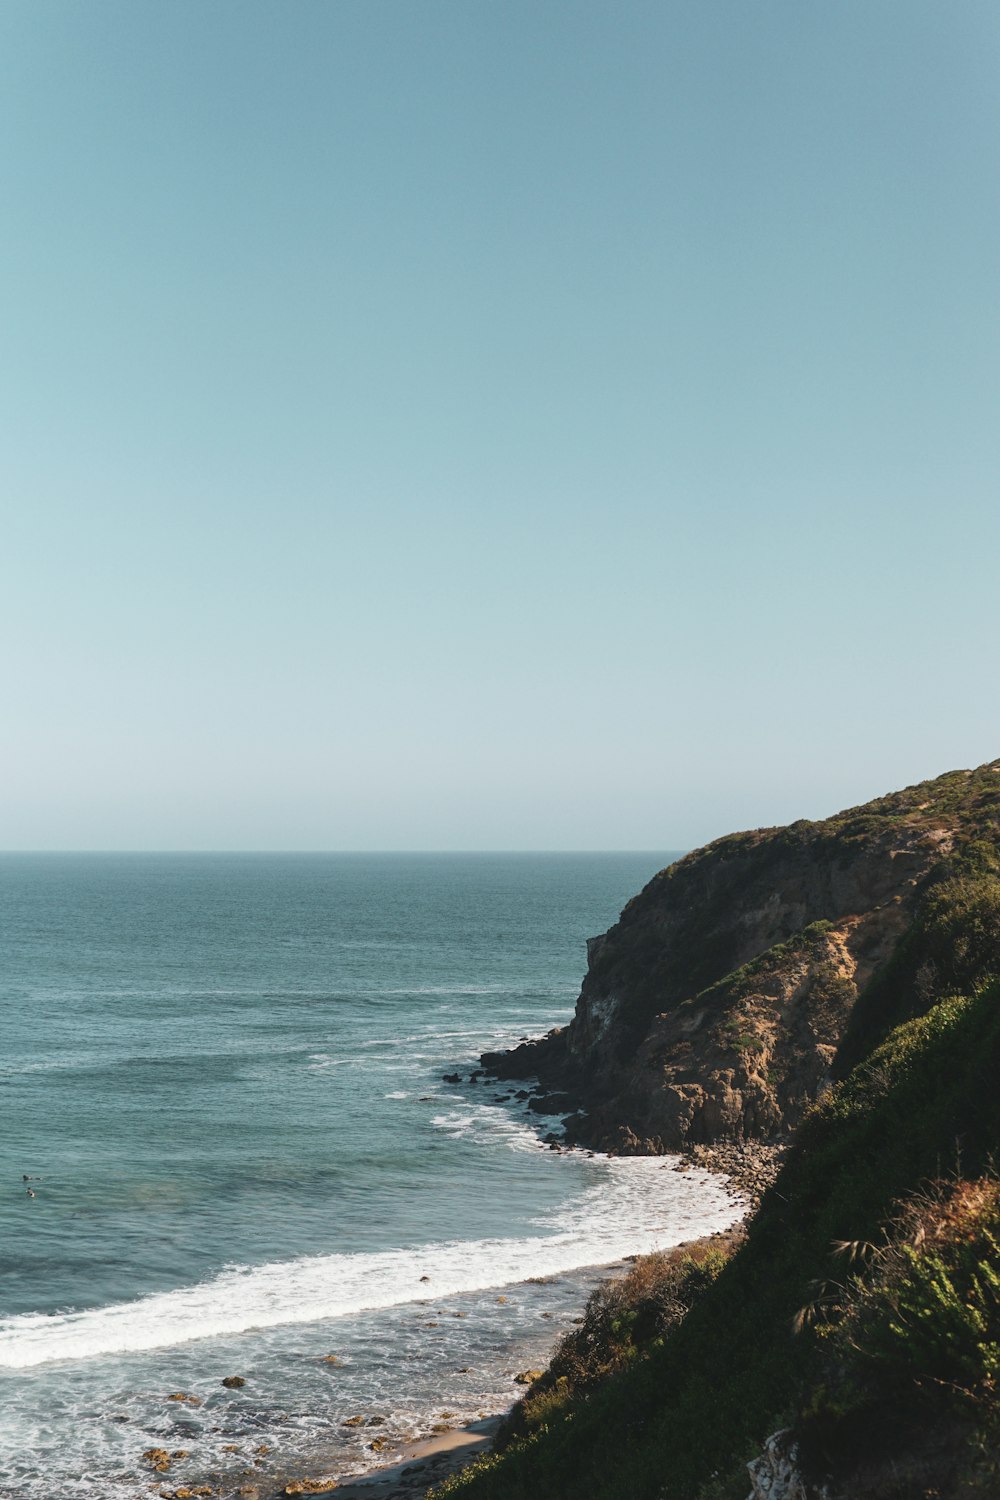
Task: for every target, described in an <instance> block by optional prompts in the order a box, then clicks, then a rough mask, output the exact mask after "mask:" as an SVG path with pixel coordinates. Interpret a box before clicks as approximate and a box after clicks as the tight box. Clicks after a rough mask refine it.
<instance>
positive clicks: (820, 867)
mask: <svg viewBox="0 0 1000 1500" xmlns="http://www.w3.org/2000/svg"><path fill="white" fill-rule="evenodd" d="M998 810H1000V761H998V762H993V763H992V764H990V765H987V766H983V767H980V769H979V770H978V771H975V772H969V771H962V772H955V773H952V774H951V775H949V776H944V777H941V778H939V779H938V780H936V781H932V782H925V783H922V784H921V785H919V786H916V787H911V788H908V789H907V790H906V791H904V792H899V793H896V794H894V795H892V796H889V797H883V798H880V799H878V800H877V801H876V802H872V803H869V804H867V805H866V806H864V807H859V808H852V809H850V810H849V811H847V812H845V813H841V814H839V815H838V816H836V817H834V818H830V819H827V820H826V821H824V822H820V823H808V822H799V823H793V824H791V825H790V826H789V827H787V828H778V829H764V830H757V831H755V832H750V833H743V834H734V835H731V836H730V837H728V838H723V839H719V840H717V841H716V842H715V843H712V844H709V845H707V846H706V847H705V848H703V849H699V850H696V851H695V852H694V853H692V854H689V855H687V856H686V857H685V858H684V859H682V860H679V861H678V862H677V863H676V864H675V865H672V866H670V867H669V868H668V869H666V870H662V871H661V872H660V873H659V874H658V875H657V876H655V877H654V879H653V880H652V881H651V882H650V883H649V885H648V886H647V887H646V888H645V890H643V891H642V892H641V893H640V894H639V895H638V896H636V897H635V898H634V899H633V900H632V901H631V902H630V903H629V905H628V906H627V907H626V908H625V910H624V911H623V912H622V915H621V919H620V920H619V922H618V923H617V924H616V925H615V926H614V927H612V928H611V930H610V931H609V932H607V933H605V934H604V935H603V936H602V937H599V938H595V939H592V940H591V942H590V943H589V945H588V969H587V974H586V977H585V979H584V982H583V988H582V990H581V993H580V998H579V1000H578V1002H577V1007H576V1014H575V1016H574V1019H573V1021H572V1022H571V1024H570V1025H569V1027H567V1028H566V1029H564V1030H562V1031H559V1032H554V1033H551V1034H550V1035H549V1036H548V1037H546V1038H543V1039H542V1040H541V1041H540V1042H536V1043H528V1044H526V1045H524V1046H522V1047H519V1048H517V1049H516V1050H515V1051H514V1052H511V1053H506V1054H502V1055H501V1054H493V1055H487V1057H486V1058H484V1065H485V1066H486V1067H487V1068H488V1069H490V1070H491V1071H494V1072H497V1073H499V1074H500V1075H501V1076H504V1077H528V1076H535V1077H538V1078H539V1079H540V1080H541V1081H542V1083H543V1084H544V1085H545V1086H546V1087H547V1088H549V1089H553V1090H556V1091H558V1092H559V1093H560V1094H565V1095H568V1097H569V1098H570V1099H571V1100H572V1101H573V1102H574V1103H577V1104H578V1105H579V1106H580V1112H579V1113H578V1114H576V1115H575V1116H573V1117H571V1118H570V1120H569V1121H568V1125H567V1130H568V1134H569V1138H570V1139H571V1140H576V1141H579V1142H580V1143H585V1144H588V1145H593V1146H596V1147H599V1148H601V1149H606V1150H615V1151H624V1152H630V1151H631V1152H647V1151H663V1150H668V1151H669V1150H676V1149H678V1148H680V1147H684V1146H686V1145H689V1144H696V1143H707V1142H712V1141H715V1140H744V1139H751V1138H756V1139H761V1140H775V1139H779V1138H781V1137H782V1136H783V1135H785V1134H786V1133H787V1132H788V1131H789V1130H790V1129H791V1128H792V1127H794V1126H795V1125H796V1124H797V1123H798V1121H799V1119H800V1118H801V1117H802V1115H803V1113H804V1111H805V1110H806V1109H807V1108H808V1107H809V1105H810V1104H811V1103H812V1102H813V1101H814V1100H815V1099H816V1098H817V1097H818V1096H819V1095H820V1094H822V1092H823V1091H824V1089H825V1088H826V1087H827V1086H828V1084H829V1080H830V1077H831V1068H832V1066H833V1063H834V1059H835V1056H836V1053H837V1049H838V1047H839V1045H840V1043H841V1040H842V1039H843V1037H844V1035H845V1032H846V1031H847V1028H848V1026H849V1023H850V1019H851V1015H852V1011H853V1009H854V1005H855V1001H856V1000H857V998H858V995H859V993H861V992H862V991H863V990H864V989H865V987H866V986H867V985H868V984H869V982H870V981H871V980H872V978H873V976H875V975H876V974H878V973H879V972H880V971H882V970H884V968H885V966H886V964H887V963H888V962H889V961H890V959H891V958H892V957H893V955H894V953H895V952H896V951H897V949H898V947H899V945H900V942H901V940H902V939H904V938H905V936H906V935H907V933H908V932H909V930H910V928H911V925H912V923H913V921H914V916H915V913H916V911H917V909H918V907H919V904H920V902H921V899H922V897H923V894H924V892H925V891H926V890H927V888H928V887H929V886H930V885H932V884H933V883H934V882H935V881H936V880H940V879H941V878H943V876H944V875H945V874H946V873H948V872H949V870H950V869H951V868H952V865H953V862H954V859H955V858H956V857H957V856H960V855H961V852H962V851H963V850H965V849H966V848H967V847H968V846H969V845H970V843H972V842H974V840H975V838H976V836H977V833H978V831H979V830H980V828H981V827H982V826H983V825H984V824H986V825H988V824H990V820H991V819H993V818H995V817H996V815H997V813H998Z"/></svg>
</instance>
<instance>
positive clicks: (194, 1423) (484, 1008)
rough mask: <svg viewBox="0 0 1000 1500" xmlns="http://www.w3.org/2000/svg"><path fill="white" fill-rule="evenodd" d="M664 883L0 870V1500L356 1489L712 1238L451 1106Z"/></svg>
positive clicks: (603, 859)
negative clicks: (607, 935) (606, 1285)
mask: <svg viewBox="0 0 1000 1500" xmlns="http://www.w3.org/2000/svg"><path fill="white" fill-rule="evenodd" d="M672 857H673V856H672V855H671V854H669V853H663V854H593V855H591V854H573V855H513V854H511V855H506V854H504V855H486V854H483V855H415V854H414V855H388V854H386V855H361V854H359V855H347V854H340V855H333V854H331V855H324V854H315V855H313V854H289V855H274V854H259V855H254V854H245V855H243V854H226V855H213V854H192V855H184V854H167V855H152V854H150V855H138V854H122V855H115V854H95V855H87V854H72V855H69V854H68V855H56V854H39V855H30V854H8V855H2V856H0V947H2V964H0V985H2V990H3V1010H2V1014H3V1043H2V1046H0V1104H2V1118H3V1132H2V1146H0V1154H2V1169H0V1496H2V1497H3V1500H54V1497H55V1496H59V1497H60V1500H97V1497H100V1500H135V1497H139V1496H148V1495H149V1494H150V1493H156V1492H157V1491H158V1490H160V1488H161V1487H162V1488H163V1489H164V1491H168V1490H171V1489H172V1487H173V1486H175V1485H182V1484H183V1485H188V1484H195V1483H198V1482H199V1481H200V1480H203V1479H204V1478H205V1476H208V1475H211V1476H214V1477H213V1479H212V1480H211V1482H212V1483H214V1484H217V1483H218V1478H217V1476H220V1475H221V1476H229V1478H231V1479H232V1480H233V1482H234V1483H235V1482H236V1479H237V1477H238V1476H243V1479H244V1481H245V1478H246V1476H247V1475H248V1474H249V1475H250V1476H251V1477H253V1476H257V1480H258V1481H259V1484H260V1486H261V1493H262V1494H263V1493H266V1491H267V1482H268V1480H269V1479H271V1478H273V1476H274V1475H278V1474H285V1473H288V1472H295V1473H300V1474H305V1473H312V1474H318V1473H323V1474H333V1473H345V1472H356V1471H361V1470H363V1469H365V1468H367V1467H371V1466H372V1465H374V1464H375V1463H376V1462H385V1461H386V1460H387V1459H391V1457H392V1453H393V1452H394V1451H395V1450H397V1449H398V1447H399V1445H400V1444H402V1443H403V1442H405V1441H407V1440H408V1439H410V1438H412V1437H413V1436H415V1435H417V1434H421V1433H424V1432H427V1431H428V1430H430V1429H431V1428H432V1427H433V1426H434V1425H435V1424H436V1423H440V1422H442V1421H444V1422H455V1421H464V1420H470V1419H473V1418H475V1417H478V1416H480V1415H482V1414H483V1413H485V1412H493V1411H498V1410H501V1409H503V1408H505V1407H506V1406H508V1405H509V1404H510V1403H511V1401H512V1400H513V1399H515V1398H516V1396H517V1394H518V1391H519V1389H520V1388H519V1387H518V1386H517V1384H516V1383H515V1381H514V1376H515V1375H516V1374H517V1373H518V1372H519V1371H521V1370H523V1369H525V1368H526V1367H531V1366H533V1365H538V1364H539V1363H540V1362H543V1361H544V1359H545V1357H546V1356H547V1354H548V1352H549V1351H550V1349H551V1347H552V1345H553V1343H554V1341H555V1339H556V1338H557V1336H558V1334H559V1333H560V1331H562V1330H564V1329H565V1328H566V1327H567V1326H568V1325H569V1324H570V1322H571V1321H572V1319H573V1318H574V1317H575V1316H578V1314H579V1312H580V1310H581V1306H582V1302H583V1300H584V1299H585V1296H586V1293H587V1290H588V1289H589V1288H590V1287H591V1286H592V1285H593V1284H594V1282H595V1280H596V1279H597V1277H598V1276H599V1274H600V1273H599V1272H598V1271H596V1270H595V1269H594V1268H596V1267H601V1266H606V1265H608V1264H610V1263H613V1262H616V1261H620V1260H621V1259H622V1258H623V1257H625V1256H627V1255H629V1254H633V1253H638V1252H642V1251H646V1250H649V1249H652V1248H654V1247H655V1246H658V1245H669V1244H673V1243H677V1242H678V1241H680V1240H684V1239H688V1238H691V1237H692V1236H694V1235H696V1234H699V1233H706V1232H708V1231H711V1230H714V1229H721V1228H723V1227H725V1226H726V1225H728V1224H729V1223H731V1222H732V1220H733V1218H734V1216H735V1213H736V1210H735V1209H734V1206H733V1202H732V1199H731V1198H730V1197H729V1196H728V1195H727V1193H726V1191H725V1189H724V1187H723V1184H722V1183H721V1181H720V1180H719V1179H717V1178H713V1177H710V1176H708V1175H707V1174H704V1173H701V1172H691V1173H684V1174H678V1173H674V1172H673V1171H671V1165H672V1163H671V1162H670V1160H669V1159H662V1158H650V1159H627V1160H626V1159H619V1160H614V1159H609V1158H606V1157H601V1156H590V1155H588V1154H587V1153H586V1152H581V1151H572V1152H556V1151H551V1150H549V1149H547V1147H546V1146H545V1145H544V1143H543V1142H542V1140H541V1136H542V1135H543V1134H545V1133H547V1132H549V1131H550V1130H551V1129H552V1127H553V1123H554V1122H553V1121H552V1120H550V1119H544V1118H542V1119H540V1118H539V1117H538V1116H534V1115H532V1114H531V1113H530V1112H529V1111H528V1110H527V1109H526V1107H525V1104H524V1102H523V1101H519V1100H517V1099H516V1098H514V1097H512V1096H513V1094H514V1093H515V1092H516V1091H517V1088H518V1085H513V1086H510V1085H507V1086H504V1085H501V1084H497V1083H484V1082H478V1083H470V1082H469V1081H468V1075H469V1072H470V1071H471V1070H472V1069H473V1068H474V1067H475V1064H476V1059H477V1058H478V1055H479V1053H480V1052H481V1051H483V1050H485V1049H487V1048H497V1047H502V1046H506V1045H511V1044H516V1043H517V1041H519V1040H520V1039H522V1038H524V1037H526V1036H534V1035H537V1034H539V1033H541V1032H543V1031H545V1030H547V1029H548V1028H550V1027H551V1026H554V1025H557V1024H562V1023H565V1022H566V1021H567V1020H568V1019H569V1017H570V1016H571V1014H572V1009H573V1004H574V1001H575V998H576V995H577V992H578V990H579V984H580V980H581V977H582V974H583V971H584V967H585V953H584V944H585V940H586V938H587V937H589V936H592V935H594V934H595V933H598V932H601V931H603V930H604V929H606V928H607V927H608V926H609V925H611V923H612V922H613V921H614V920H615V919H616V917H617V915H618V912H619V911H620V909H621V907H622V906H623V905H624V903H625V902H626V901H627V900H628V898H629V897H630V896H631V895H633V894H634V893H635V892H636V891H637V890H639V889H640V887H641V886H642V885H643V884H645V882H646V881H647V880H648V879H649V878H650V876H652V875H653V874H654V873H655V871H656V870H657V869H659V868H661V867H662V866H663V865H664V864H666V863H668V862H669V860H670V859H671V858H672ZM456 1071H458V1072H460V1073H461V1074H462V1079H463V1081H462V1082H461V1083H459V1084H454V1083H449V1082H447V1081H445V1079H444V1077H443V1075H444V1074H446V1073H452V1072H456ZM25 1177H27V1178H29V1179H30V1181H28V1182H25V1180H24V1179H25ZM29 1188H30V1191H31V1192H32V1193H33V1194H34V1196H33V1197H32V1196H29V1192H28V1189H29ZM230 1376H239V1377H241V1378H242V1380H243V1381H244V1382H245V1384H244V1385H242V1386H240V1387H238V1388H231V1387H225V1386H223V1385H222V1383H221V1382H222V1380H223V1378H226V1377H230ZM179 1397H184V1398H185V1399H183V1400H181V1399H177V1398H179ZM356 1418H361V1419H362V1420H361V1421H355V1420H354V1419H356ZM373 1428H374V1429H377V1431H376V1432H374V1433H373V1430H372V1429H373ZM376 1441H377V1448H376V1449H373V1448H372V1446H371V1445H372V1443H373V1442H376ZM152 1447H162V1448H164V1449H166V1450H168V1451H169V1452H171V1453H175V1452H177V1453H182V1454H184V1455H185V1456H184V1457H182V1458H178V1459H175V1460H174V1461H173V1462H172V1464H171V1468H170V1470H169V1473H168V1474H166V1473H165V1474H163V1475H158V1474H156V1473H154V1472H151V1471H150V1469H149V1467H148V1464H146V1463H145V1462H144V1461H143V1457H142V1455H143V1453H144V1452H145V1451H146V1450H148V1449H150V1448H152ZM151 1485H152V1486H153V1488H152V1490H151V1488H150V1487H151ZM253 1488H254V1486H253V1484H250V1485H249V1486H248V1485H247V1484H246V1483H244V1489H245V1490H246V1491H247V1492H248V1493H253ZM217 1492H218V1491H217Z"/></svg>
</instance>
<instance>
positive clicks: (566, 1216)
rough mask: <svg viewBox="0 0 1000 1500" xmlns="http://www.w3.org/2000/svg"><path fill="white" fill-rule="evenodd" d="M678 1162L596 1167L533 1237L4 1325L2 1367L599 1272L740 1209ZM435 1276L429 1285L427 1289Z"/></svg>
mask: <svg viewBox="0 0 1000 1500" xmlns="http://www.w3.org/2000/svg"><path fill="white" fill-rule="evenodd" d="M672 1165H673V1162H672V1160H671V1158H664V1157H654V1158H633V1159H629V1160H623V1161H596V1162H595V1163H594V1171H595V1176H596V1178H597V1180H596V1181H595V1183H594V1185H593V1186H592V1187H590V1188H588V1189H587V1191H586V1192H584V1193H582V1194H581V1195H579V1196H578V1197H577V1198H575V1199H573V1200H571V1201H570V1202H569V1203H567V1204H565V1205H564V1206H563V1208H562V1209H560V1211H559V1212H558V1214H557V1215H555V1216H553V1217H552V1218H551V1219H544V1220H539V1221H538V1223H539V1228H540V1229H541V1230H543V1231H547V1232H543V1233H541V1234H540V1235H539V1236H538V1237H536V1238H525V1239H489V1240H460V1241H447V1242H441V1243H430V1244H425V1245H421V1246H419V1247H418V1248H415V1249H398V1250H386V1251H382V1252H379V1253H374V1254H349V1255H314V1256H305V1257H302V1258H300V1259H298V1260H292V1261H282V1262H275V1263H271V1264H267V1265H262V1266H254V1267H250V1266H230V1267H227V1268H226V1269H225V1270H224V1271H222V1272H220V1273H219V1274H218V1275H217V1276H214V1277H212V1278H211V1279H209V1280H207V1281H204V1282H201V1283H199V1284H197V1285H195V1286H187V1287H179V1288H177V1289H176V1290H174V1291H170V1292H161V1293H157V1294H155V1295H152V1296H148V1297H142V1298H139V1299H138V1300H137V1301H134V1302H123V1303H116V1304H113V1305H111V1306H108V1307H99V1308H92V1309H88V1310H86V1311H84V1312H78V1313H65V1314H52V1315H46V1314H37V1313H30V1314H25V1315H22V1316H19V1317H14V1318H8V1319H4V1320H2V1321H0V1366H6V1367H9V1368H26V1367H28V1366H33V1365H41V1364H46V1363H48V1362H51V1361H54V1360H86V1359H91V1358H94V1357H97V1356H100V1355H107V1354H121V1353H128V1352H135V1351H139V1350H147V1349H159V1348H169V1347H171V1346H174V1345H177V1344H182V1343H186V1342H188V1341H190V1340H195V1339H205V1338H218V1337H220V1336H224V1335H229V1334H237V1333H242V1332H245V1331H248V1330H250V1329H262V1328H274V1327H278V1326H280V1325H282V1324H292V1323H307V1322H313V1321H317V1320H319V1319H324V1318H336V1317H343V1316H345V1315H347V1314H350V1313H356V1312H360V1311H362V1310H365V1309H372V1308H384V1307H395V1306H399V1305H400V1304H403V1303H406V1302H411V1301H415V1300H419V1299H420V1298H422V1297H426V1295H427V1292H428V1290H430V1291H431V1292H432V1293H433V1296H434V1297H435V1299H440V1298H443V1297H448V1296H451V1295H454V1294H456V1293H460V1292H472V1291H478V1290H483V1289H486V1288H490V1287H497V1286H504V1285H507V1284H509V1283H513V1282H518V1281H524V1280H527V1279H528V1278H529V1277H532V1276H549V1275H554V1274H556V1273H557V1272H560V1271H568V1270H571V1269H573V1268H575V1267H579V1266H587V1265H598V1264H604V1263H607V1262H609V1261H614V1260H619V1259H621V1258H622V1257H623V1256H625V1255H628V1254H632V1253H642V1252H646V1251H649V1250H652V1249H655V1248H657V1247H658V1246H662V1245H670V1244H676V1243H678V1242H679V1241H681V1240H685V1239H689V1238H691V1237H693V1236H695V1235H698V1234H705V1233H708V1232H710V1231H712V1230H716V1229H722V1228H725V1227H726V1226H727V1225H729V1224H730V1223H732V1221H733V1219H734V1218H735V1217H736V1214H737V1211H738V1210H737V1208H736V1207H734V1204H733V1201H732V1198H731V1197H730V1196H729V1194H728V1193H727V1191H726V1188H725V1186H724V1184H723V1183H722V1181H721V1179H719V1178H717V1177H713V1176H711V1175H710V1174H708V1173H703V1172H697V1171H691V1172H687V1173H684V1174H677V1173H674V1172H672V1171H671V1170H670V1168H671V1166H672ZM423 1277H429V1278H430V1283H429V1285H428V1283H427V1282H424V1281H423V1280H422V1278H423Z"/></svg>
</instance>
